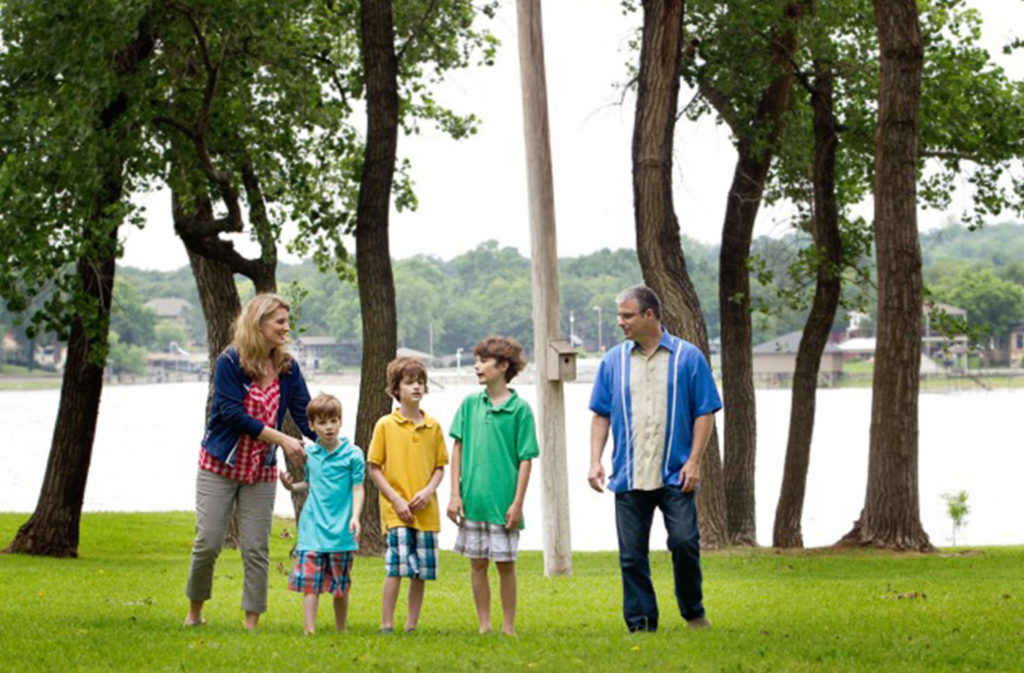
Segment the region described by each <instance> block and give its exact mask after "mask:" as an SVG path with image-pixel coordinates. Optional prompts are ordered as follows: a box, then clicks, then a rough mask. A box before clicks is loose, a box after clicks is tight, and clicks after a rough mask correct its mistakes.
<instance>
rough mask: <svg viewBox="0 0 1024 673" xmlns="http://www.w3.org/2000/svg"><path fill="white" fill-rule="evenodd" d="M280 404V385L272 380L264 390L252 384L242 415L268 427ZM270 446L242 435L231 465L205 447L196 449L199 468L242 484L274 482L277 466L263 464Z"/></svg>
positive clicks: (273, 425) (273, 421)
mask: <svg viewBox="0 0 1024 673" xmlns="http://www.w3.org/2000/svg"><path fill="white" fill-rule="evenodd" d="M280 404H281V384H280V383H278V381H277V379H276V378H275V379H274V381H273V382H272V383H271V384H270V385H269V386H267V387H266V388H260V387H259V386H257V385H256V384H255V383H254V384H252V385H251V386H250V387H249V392H248V394H246V396H245V402H244V406H245V413H246V414H248V415H250V416H252V417H253V418H255V419H256V420H258V421H260V422H261V423H263V424H264V425H267V426H270V427H271V428H273V427H276V426H277V409H278V407H279V406H280ZM269 449H270V444H269V443H267V442H264V441H262V440H260V439H256V438H255V437H252V436H250V435H247V434H246V433H244V432H243V433H242V434H241V436H240V437H239V438H238V448H237V450H236V451H235V464H234V465H228V464H227V463H225V462H224V461H222V460H217V459H216V458H214V457H213V456H211V455H210V454H209V453H207V452H206V449H205V448H202V449H200V450H199V469H201V470H207V471H209V472H213V473H214V474H217V475H220V476H221V477H227V478H228V479H234V480H235V481H240V482H242V483H243V484H255V483H256V482H265V481H276V480H277V466H275V465H265V464H264V463H265V461H266V458H267V451H268V450H269Z"/></svg>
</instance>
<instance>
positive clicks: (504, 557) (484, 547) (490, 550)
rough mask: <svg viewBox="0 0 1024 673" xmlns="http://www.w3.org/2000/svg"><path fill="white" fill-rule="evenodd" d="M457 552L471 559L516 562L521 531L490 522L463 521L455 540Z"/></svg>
mask: <svg viewBox="0 0 1024 673" xmlns="http://www.w3.org/2000/svg"><path fill="white" fill-rule="evenodd" d="M455 551H456V552H457V553H459V554H462V555H463V556H468V557H469V558H485V559H491V560H492V561H515V560H516V557H517V556H518V554H519V531H518V530H514V531H508V530H506V529H505V527H504V526H499V525H498V524H496V523H490V522H489V521H470V520H469V519H463V520H462V523H460V524H459V535H458V537H457V538H456V539H455Z"/></svg>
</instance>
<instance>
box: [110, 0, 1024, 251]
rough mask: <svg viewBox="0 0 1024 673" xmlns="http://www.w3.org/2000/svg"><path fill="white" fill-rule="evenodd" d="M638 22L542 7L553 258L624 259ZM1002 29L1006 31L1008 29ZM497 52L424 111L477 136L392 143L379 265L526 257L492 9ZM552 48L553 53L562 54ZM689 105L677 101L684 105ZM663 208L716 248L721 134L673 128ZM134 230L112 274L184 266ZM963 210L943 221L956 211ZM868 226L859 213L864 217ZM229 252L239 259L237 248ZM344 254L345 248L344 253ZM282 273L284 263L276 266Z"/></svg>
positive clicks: (514, 80) (507, 95)
mask: <svg viewBox="0 0 1024 673" xmlns="http://www.w3.org/2000/svg"><path fill="white" fill-rule="evenodd" d="M969 4H970V5H971V6H973V7H977V8H978V9H980V10H981V11H982V13H983V16H984V18H985V32H984V44H985V46H986V47H987V48H988V49H989V51H990V52H991V53H992V54H993V57H994V58H995V59H996V60H997V62H999V63H1001V64H1002V65H1003V66H1004V67H1005V68H1006V69H1007V71H1008V72H1009V73H1010V74H1011V76H1014V77H1024V63H1022V60H1024V59H1022V58H1021V56H1020V55H1017V56H1015V57H1012V58H1011V57H1006V56H1003V55H1002V53H1001V46H1002V45H1003V44H1004V43H1006V42H1008V41H1009V39H1011V38H1012V37H1013V36H1014V35H1018V36H1024V28H1019V27H1020V26H1022V25H1024V2H1022V1H1020V0H969ZM638 22H639V15H633V16H629V17H627V16H623V14H622V12H621V10H620V8H619V3H618V2H612V1H611V0H603V1H595V0H547V2H544V3H543V23H544V38H545V51H546V53H545V59H546V67H547V85H548V107H549V117H550V127H551V144H552V156H553V162H554V165H553V169H554V186H555V210H556V228H557V232H558V254H559V256H563V257H564V256H574V255H579V254H584V253H588V252H592V251H595V250H599V249H601V248H606V247H607V248H612V249H614V248H619V247H629V248H632V247H635V239H634V230H633V215H632V182H631V174H630V171H631V166H630V142H631V138H632V132H633V124H632V121H633V106H634V104H635V98H634V97H633V96H628V97H627V98H626V100H625V102H624V104H623V105H619V93H618V91H617V90H616V89H615V88H614V85H615V84H617V83H621V82H623V81H624V80H625V78H626V66H625V64H626V61H627V60H630V59H632V58H634V56H633V55H631V54H630V53H629V50H628V41H629V38H630V36H631V35H632V33H633V31H634V29H635V26H636V25H638ZM1015 27H1017V28H1016V29H1015ZM490 29H491V31H492V32H493V33H494V34H495V35H496V36H497V37H498V38H499V39H500V40H501V42H502V46H501V48H500V49H499V52H498V59H497V63H496V65H494V66H493V67H490V68H486V67H481V68H473V69H471V70H468V71H465V72H459V73H455V74H453V75H451V76H450V77H449V80H448V81H447V82H446V83H445V84H444V85H443V86H442V87H441V88H440V89H439V90H438V91H437V95H436V98H437V100H438V101H439V102H441V103H442V104H446V105H448V106H450V107H451V108H452V109H454V110H455V111H456V112H460V113H468V112H472V113H474V114H475V115H476V116H477V117H478V118H480V119H481V120H482V124H481V126H480V130H479V132H478V133H477V134H476V135H475V136H472V137H471V138H468V139H466V140H462V141H454V140H451V139H449V138H447V137H445V136H443V134H441V133H439V132H437V131H435V130H433V129H432V128H429V127H426V126H424V130H423V135H421V136H416V137H411V138H400V140H399V147H398V151H399V154H400V156H405V157H408V158H410V159H411V160H412V162H413V173H412V175H413V179H414V180H415V184H416V187H415V188H416V194H417V197H418V199H419V208H418V210H416V211H415V212H405V213H396V212H394V211H392V217H391V253H392V255H393V256H394V257H397V258H403V257H409V256H411V255H415V254H417V253H426V254H432V255H437V256H439V257H442V258H444V259H451V258H452V257H455V256H457V255H459V254H461V253H463V252H465V251H466V250H469V249H471V248H473V247H475V246H476V245H478V244H479V243H481V242H483V241H485V240H488V239H497V240H498V241H499V242H500V243H501V244H502V245H512V246H515V247H516V248H518V249H519V250H520V251H521V252H522V253H523V254H524V255H528V254H529V249H530V239H529V222H528V218H529V215H528V209H527V195H526V168H525V158H524V149H523V132H522V107H521V106H522V103H521V97H520V85H519V62H518V52H517V49H516V45H517V41H516V19H515V3H514V2H511V1H508V2H505V3H503V8H502V11H501V12H500V13H499V14H498V16H497V18H496V19H495V20H494V21H492V22H490ZM563 45H564V46H563ZM691 95H692V93H691V92H688V91H686V90H685V89H684V90H683V91H682V92H681V93H680V104H681V105H682V104H685V103H686V101H688V100H689V99H690V97H691ZM675 153H676V164H675V179H674V189H675V205H676V212H677V214H678V215H679V221H680V227H681V230H682V232H683V233H684V234H685V235H687V236H690V237H692V238H695V239H698V240H700V241H703V242H706V243H716V242H718V240H719V237H720V232H721V224H722V219H723V216H724V213H725V197H726V193H727V191H728V188H729V183H730V181H731V178H732V171H733V164H734V161H735V152H734V151H733V149H732V145H731V143H730V141H729V138H728V134H727V132H726V130H725V128H724V127H721V126H716V125H715V124H714V123H713V122H712V121H710V120H706V121H702V122H701V123H699V124H694V123H692V122H688V121H685V120H683V121H681V122H680V123H679V124H678V125H677V130H676V139H675ZM140 200H141V202H142V203H144V204H145V205H146V211H147V222H148V223H147V225H146V227H145V228H144V229H143V230H136V229H130V230H129V229H128V228H126V229H125V231H126V234H125V256H124V259H123V260H122V263H123V264H125V265H129V266H135V267H140V268H147V269H160V270H170V269H176V268H179V267H181V266H185V265H187V264H188V258H187V256H186V254H185V250H184V246H183V245H182V243H181V242H180V241H179V240H178V239H177V238H176V236H175V235H174V231H173V226H172V223H171V218H170V195H169V193H168V192H158V193H154V194H148V195H145V196H144V197H140ZM962 207H963V199H960V200H959V201H955V202H954V204H953V209H952V211H951V212H953V213H958V212H960V210H962ZM865 214H869V213H865ZM785 215H786V212H785V211H783V210H776V211H770V210H765V209H762V212H761V215H760V216H759V219H758V223H757V228H756V230H755V235H761V234H769V233H773V232H781V231H785V230H786V228H787V227H788V225H787V224H786V222H785V221H784V219H785ZM945 219H946V216H945V215H944V214H942V213H935V212H931V211H923V212H922V213H921V214H920V219H919V225H920V227H921V228H923V229H924V228H930V227H934V226H938V225H939V224H941V223H942V222H943V221H944V220H945ZM238 246H239V248H240V249H241V250H243V251H244V252H247V253H248V254H251V253H252V251H253V248H252V247H250V244H249V242H248V240H247V237H245V236H240V237H239V243H238ZM350 247H351V248H354V244H353V245H352V246H350ZM280 248H281V254H282V259H283V260H284V261H288V262H294V261H297V260H296V259H295V258H293V257H290V256H288V255H287V254H285V253H284V250H283V248H284V245H283V241H282V245H281V246H280Z"/></svg>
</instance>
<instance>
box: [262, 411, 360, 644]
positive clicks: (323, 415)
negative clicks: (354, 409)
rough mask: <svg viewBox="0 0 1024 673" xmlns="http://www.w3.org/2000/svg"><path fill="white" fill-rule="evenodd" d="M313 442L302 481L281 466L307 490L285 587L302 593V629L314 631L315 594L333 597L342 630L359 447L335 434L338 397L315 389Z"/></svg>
mask: <svg viewBox="0 0 1024 673" xmlns="http://www.w3.org/2000/svg"><path fill="white" fill-rule="evenodd" d="M306 415H307V416H308V417H309V422H310V425H311V426H312V428H313V431H314V432H316V434H317V442H316V444H314V445H313V446H307V447H306V480H305V481H300V482H298V483H293V480H292V477H291V475H289V474H288V472H286V471H284V470H282V471H281V483H282V484H284V487H285V488H287V489H288V490H289V491H291V490H297V491H303V490H307V489H308V490H309V496H308V497H307V498H306V503H305V505H303V507H302V514H301V515H300V516H299V539H298V542H297V543H296V545H295V547H296V551H295V566H294V567H293V568H292V572H291V575H290V576H289V577H288V588H289V589H291V590H292V591H298V592H301V593H303V594H305V597H304V599H303V602H302V614H303V616H304V618H305V622H306V633H307V634H312V633H313V632H314V631H315V630H316V612H317V607H318V605H319V601H320V594H321V593H323V592H329V593H330V594H332V595H333V596H334V628H335V629H336V630H337V631H344V630H345V623H346V621H347V619H348V593H349V587H350V586H351V584H352V580H351V577H352V556H353V553H354V552H355V551H356V549H358V548H359V532H360V529H359V515H360V514H361V513H362V511H363V498H364V493H363V477H364V474H365V467H364V464H363V453H362V451H360V450H359V447H357V446H355V445H354V444H351V443H350V442H349V441H348V440H347V439H346V438H344V437H340V436H339V434H338V433H339V432H340V431H341V402H340V401H338V398H336V397H333V396H331V395H325V394H324V393H320V394H319V395H317V396H316V397H314V398H313V399H312V401H310V403H309V406H308V407H307V409H306Z"/></svg>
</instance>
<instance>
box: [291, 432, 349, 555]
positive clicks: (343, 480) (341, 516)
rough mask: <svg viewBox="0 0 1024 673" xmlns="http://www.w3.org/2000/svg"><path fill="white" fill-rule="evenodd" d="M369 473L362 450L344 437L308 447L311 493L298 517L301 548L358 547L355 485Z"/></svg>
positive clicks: (299, 545) (322, 549)
mask: <svg viewBox="0 0 1024 673" xmlns="http://www.w3.org/2000/svg"><path fill="white" fill-rule="evenodd" d="M365 474H366V467H365V463H364V461H363V452H362V451H360V450H359V447H358V446H356V445H355V444H352V443H350V442H349V441H348V440H347V439H345V438H342V439H341V443H340V444H339V445H338V448H336V449H334V450H333V451H328V450H327V449H325V448H324V447H322V446H320V444H319V443H317V444H313V445H312V446H307V447H306V483H308V484H309V497H307V498H306V504H305V505H303V507H302V514H301V516H300V517H299V540H298V543H297V544H296V548H297V549H298V550H299V551H319V552H334V551H355V550H356V549H358V548H359V543H357V542H356V541H355V538H353V537H352V533H351V531H350V530H349V523H350V522H351V520H352V488H353V487H354V486H356V485H357V484H362V483H363V479H364V477H365Z"/></svg>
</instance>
